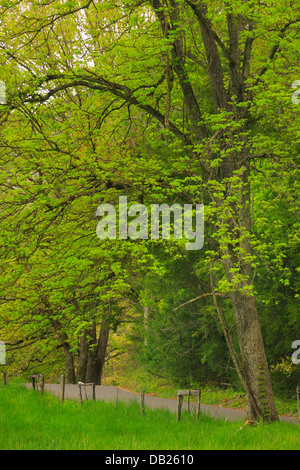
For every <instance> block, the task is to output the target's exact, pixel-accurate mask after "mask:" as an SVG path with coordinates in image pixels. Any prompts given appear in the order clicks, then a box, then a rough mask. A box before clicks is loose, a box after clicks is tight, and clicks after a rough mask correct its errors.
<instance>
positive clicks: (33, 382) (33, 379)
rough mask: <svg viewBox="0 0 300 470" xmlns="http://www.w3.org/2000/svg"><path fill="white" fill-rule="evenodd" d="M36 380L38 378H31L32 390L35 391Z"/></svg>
mask: <svg viewBox="0 0 300 470" xmlns="http://www.w3.org/2000/svg"><path fill="white" fill-rule="evenodd" d="M35 378H36V376H35V375H32V376H31V381H32V388H33V390H35Z"/></svg>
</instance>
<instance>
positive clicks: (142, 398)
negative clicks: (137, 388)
mask: <svg viewBox="0 0 300 470" xmlns="http://www.w3.org/2000/svg"><path fill="white" fill-rule="evenodd" d="M140 404H141V415H144V414H145V391H144V390H142V391H141V397H140Z"/></svg>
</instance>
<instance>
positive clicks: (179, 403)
mask: <svg viewBox="0 0 300 470" xmlns="http://www.w3.org/2000/svg"><path fill="white" fill-rule="evenodd" d="M182 402H183V396H182V395H181V394H180V393H178V402H177V421H179V420H180V417H181V408H182Z"/></svg>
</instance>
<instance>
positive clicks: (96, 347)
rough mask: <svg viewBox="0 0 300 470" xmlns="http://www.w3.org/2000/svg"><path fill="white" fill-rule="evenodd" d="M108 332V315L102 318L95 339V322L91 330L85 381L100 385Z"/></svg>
mask: <svg viewBox="0 0 300 470" xmlns="http://www.w3.org/2000/svg"><path fill="white" fill-rule="evenodd" d="M109 332H110V315H108V317H107V318H104V319H103V320H102V324H101V328H100V333H99V338H98V341H97V331H96V324H95V323H94V325H93V327H92V331H91V337H92V344H93V347H91V346H90V349H89V353H88V363H87V374H86V381H87V382H94V383H95V384H96V385H101V380H102V372H103V367H104V363H105V356H106V349H107V343H108V338H109Z"/></svg>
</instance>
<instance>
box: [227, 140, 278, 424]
mask: <svg viewBox="0 0 300 470" xmlns="http://www.w3.org/2000/svg"><path fill="white" fill-rule="evenodd" d="M238 158H239V159H240V161H242V162H243V163H244V165H243V168H242V170H243V171H242V173H241V175H240V178H241V182H242V186H241V189H240V190H239V196H238V200H237V201H236V202H237V203H238V204H235V206H234V211H233V216H232V217H231V218H230V219H225V220H223V221H221V220H219V223H223V224H224V223H226V224H227V226H228V230H229V231H228V233H229V234H230V237H231V240H232V243H228V244H227V253H226V254H227V256H225V258H224V260H223V265H224V268H225V273H226V278H227V281H228V282H229V283H231V284H232V285H234V289H233V291H232V292H230V298H231V303H232V309H233V314H234V318H235V323H236V331H237V337H238V342H239V349H240V359H241V361H240V366H239V367H240V370H239V373H240V374H241V375H242V376H243V385H244V388H245V391H246V396H247V418H248V419H249V420H250V421H257V420H258V419H263V420H264V421H274V420H278V414H277V411H276V406H275V402H274V396H273V391H272V385H271V379H270V373H269V367H268V363H267V358H266V354H265V347H264V343H263V338H262V333H261V328H260V324H259V317H258V311H257V305H256V299H255V296H254V291H253V287H254V286H253V285H252V284H253V272H252V263H251V255H252V248H251V244H250V240H249V235H250V234H251V211H250V195H251V191H250V184H249V175H250V171H249V164H248V162H249V155H247V150H246V149H244V151H243V152H240V153H239V155H238ZM236 160H237V158H236ZM225 164H226V163H225ZM231 166H232V164H231V162H230V163H229V164H228V162H227V169H226V171H227V173H228V167H231ZM233 169H234V168H232V167H231V168H230V171H229V173H230V174H232V172H233ZM237 229H238V230H237ZM237 268H238V271H237ZM237 274H238V275H240V276H241V277H240V279H241V280H240V281H236V275H237ZM236 366H237V363H236Z"/></svg>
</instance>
